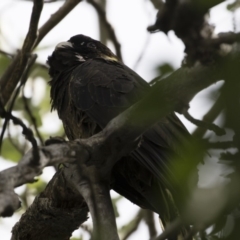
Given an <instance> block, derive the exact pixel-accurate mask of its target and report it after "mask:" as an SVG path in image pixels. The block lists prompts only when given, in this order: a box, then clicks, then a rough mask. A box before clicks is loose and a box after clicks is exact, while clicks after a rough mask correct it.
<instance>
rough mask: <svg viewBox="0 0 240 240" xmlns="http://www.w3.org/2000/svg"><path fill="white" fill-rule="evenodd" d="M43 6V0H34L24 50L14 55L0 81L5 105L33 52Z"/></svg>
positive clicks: (2, 99)
mask: <svg viewBox="0 0 240 240" xmlns="http://www.w3.org/2000/svg"><path fill="white" fill-rule="evenodd" d="M42 8H43V1H42V0H34V5H33V10H32V15H31V20H30V25H29V29H28V33H27V36H26V38H25V40H24V43H23V47H22V50H20V51H19V52H18V54H17V55H16V56H15V57H14V59H13V61H12V63H11V64H10V66H9V67H8V68H7V70H6V71H5V73H4V74H3V76H2V78H1V81H0V89H1V96H0V97H1V101H2V103H3V105H5V104H6V103H7V102H8V100H9V99H10V97H11V94H12V92H13V90H14V89H15V87H16V86H17V84H18V82H19V80H20V78H21V76H22V74H23V71H24V69H25V66H26V64H27V61H28V58H29V56H30V54H31V52H32V49H33V45H34V42H35V40H36V38H37V27H38V22H39V19H40V15H41V12H42Z"/></svg>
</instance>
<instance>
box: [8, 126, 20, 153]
mask: <svg viewBox="0 0 240 240" xmlns="http://www.w3.org/2000/svg"><path fill="white" fill-rule="evenodd" d="M7 133H8V139H9V141H10V143H11V144H12V145H13V147H15V149H16V150H17V151H18V152H19V153H20V154H21V155H23V154H24V150H22V149H21V148H20V146H19V145H18V144H17V143H15V142H14V140H13V139H12V136H11V133H10V131H9V129H8V132H7Z"/></svg>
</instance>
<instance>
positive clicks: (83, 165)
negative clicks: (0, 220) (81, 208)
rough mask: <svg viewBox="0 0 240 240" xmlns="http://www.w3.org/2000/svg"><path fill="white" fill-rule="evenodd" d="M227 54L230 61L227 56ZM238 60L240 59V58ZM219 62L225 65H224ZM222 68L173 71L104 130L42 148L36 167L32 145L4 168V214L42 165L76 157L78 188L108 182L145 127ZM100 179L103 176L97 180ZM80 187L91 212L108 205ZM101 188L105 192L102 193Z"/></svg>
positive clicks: (181, 104)
mask: <svg viewBox="0 0 240 240" xmlns="http://www.w3.org/2000/svg"><path fill="white" fill-rule="evenodd" d="M224 59H225V58H224ZM226 60H227V61H228V62H230V59H229V58H227V59H226ZM235 60H236V62H238V59H235ZM218 67H221V65H219V66H218ZM222 74H223V72H222V71H219V69H218V68H217V67H216V66H215V67H213V68H210V67H209V68H207V67H200V66H197V67H194V68H191V69H189V68H181V69H179V70H177V71H175V72H174V73H173V74H172V75H170V76H169V77H167V78H165V79H164V80H162V81H160V82H158V83H156V84H155V85H154V87H153V88H152V90H151V91H150V93H148V95H147V96H146V97H145V98H144V99H142V100H141V101H139V102H138V103H137V104H135V105H133V106H132V107H130V108H129V109H127V110H126V111H125V112H123V113H122V114H120V115H119V116H117V117H116V118H114V119H113V120H112V121H111V122H110V123H109V124H108V125H107V126H106V128H105V129H104V130H103V131H102V132H100V133H98V134H96V135H94V136H93V137H91V138H89V139H83V140H76V141H73V142H65V143H62V144H53V145H50V146H46V147H42V148H40V149H39V150H40V162H39V166H37V167H35V168H32V167H31V166H30V165H29V163H30V159H31V157H32V152H31V151H30V152H29V153H28V154H26V155H25V156H24V157H23V159H22V160H21V161H20V163H19V164H18V165H17V166H16V167H13V168H10V169H7V170H5V171H3V172H1V175H0V186H1V189H0V193H1V197H0V199H1V203H0V206H1V209H0V212H1V213H5V215H11V213H12V212H13V211H14V210H15V209H17V207H18V205H17V204H16V203H15V202H14V201H13V200H11V201H9V200H10V199H11V196H10V195H11V194H14V192H13V188H14V187H16V186H19V185H21V184H24V183H26V182H29V181H33V180H34V177H35V176H36V175H38V174H40V172H41V169H43V168H44V167H45V166H49V165H54V164H57V163H64V162H66V163H74V162H76V161H77V165H74V166H73V164H69V167H67V168H66V170H67V169H69V170H70V173H69V176H68V179H69V180H71V181H72V184H73V186H74V187H75V188H76V186H80V188H83V189H85V187H84V184H86V179H88V181H89V182H88V181H87V184H89V183H90V185H91V184H93V183H98V184H102V183H103V182H106V183H107V182H108V180H109V176H110V173H111V169H112V167H113V165H114V164H115V163H116V161H117V160H118V159H120V158H121V157H122V156H124V155H127V154H129V152H131V151H132V150H133V149H134V148H136V147H137V144H138V139H139V137H140V136H141V134H142V133H143V132H145V131H146V130H147V129H148V128H149V127H150V126H151V125H153V124H155V123H156V122H158V121H161V118H162V117H164V116H166V115H168V114H169V113H171V112H172V111H174V110H177V111H178V112H182V111H184V110H185V109H186V108H187V107H188V103H189V101H191V99H192V98H193V97H194V95H195V94H197V93H198V92H199V91H201V90H202V89H204V88H206V87H208V86H209V85H211V84H212V83H214V82H215V81H217V80H219V79H222V78H223V77H224V76H223V75H222ZM224 74H225V73H224ZM230 74H231V73H230ZM149 106H151V108H149ZM72 168H75V169H77V170H81V171H80V172H78V173H77V174H76V176H78V178H75V177H74V176H73V175H72V170H71V169H72ZM85 170H86V171H85ZM79 173H80V174H79ZM82 173H83V174H82ZM86 176H88V178H86ZM89 176H94V178H95V177H96V179H97V180H96V179H93V178H92V177H91V178H89ZM98 180H101V181H100V182H99V181H98ZM6 183H8V184H6ZM95 187H96V188H95ZM105 187H106V185H104V187H103V188H101V189H100V190H99V191H100V195H99V198H98V199H101V194H103V195H105V197H106V196H107V194H106V191H107V190H106V189H105V190H104V188H105ZM94 188H95V190H94V191H93V192H96V191H98V190H97V189H99V188H98V186H96V185H95V186H94ZM78 190H79V191H80V192H81V194H83V196H84V198H85V200H87V201H88V202H87V203H88V206H89V208H90V209H91V211H92V212H94V211H101V207H100V208H99V206H101V204H103V205H104V206H105V205H108V204H106V202H105V203H104V201H108V200H106V199H104V200H103V201H102V202H101V204H100V205H99V206H95V207H96V208H94V206H93V202H94V201H93V200H91V198H88V196H89V192H86V191H85V190H82V189H78ZM101 191H103V192H104V193H101ZM107 197H109V196H107ZM89 199H90V200H89ZM102 199H103V198H102ZM6 200H7V201H8V202H7V201H6ZM15 200H16V198H15ZM99 201H100V200H99ZM98 204H99V203H98ZM103 205H102V206H103ZM6 209H11V211H9V212H8V213H7V214H6ZM101 214H102V212H101ZM108 220H109V219H108ZM99 221H101V218H99V219H97V220H96V223H95V225H96V224H97V226H98V222H99ZM108 224H110V225H111V224H113V225H111V226H112V227H113V230H114V231H112V232H111V234H112V235H111V236H112V237H113V238H112V239H116V238H117V236H116V232H115V230H116V229H114V224H115V223H114V221H113V222H111V223H110V222H108ZM110 225H109V226H110ZM100 231H101V230H100Z"/></svg>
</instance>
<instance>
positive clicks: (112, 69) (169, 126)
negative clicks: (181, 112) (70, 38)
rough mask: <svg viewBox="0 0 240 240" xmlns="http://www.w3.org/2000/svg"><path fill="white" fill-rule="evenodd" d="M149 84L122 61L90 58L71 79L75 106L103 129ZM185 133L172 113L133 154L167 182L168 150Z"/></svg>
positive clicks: (146, 135) (71, 92) (78, 68)
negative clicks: (119, 62) (111, 61)
mask: <svg viewBox="0 0 240 240" xmlns="http://www.w3.org/2000/svg"><path fill="white" fill-rule="evenodd" d="M149 88H150V86H149V85H148V83H146V82H145V81H144V80H143V79H142V78H141V77H140V76H139V75H137V74H136V73H135V72H134V71H132V70H131V69H129V68H127V67H126V66H124V65H122V64H117V63H108V62H106V61H104V60H101V59H99V60H89V61H86V62H85V63H83V64H81V65H80V66H79V67H77V68H76V69H75V70H74V71H73V73H72V78H71V82H70V95H71V100H72V102H73V103H74V105H75V106H76V107H77V108H78V109H80V110H81V111H84V112H85V113H86V114H87V115H88V116H89V117H90V118H91V119H92V120H93V121H95V122H96V123H97V124H98V125H99V126H100V127H101V128H104V127H105V126H106V124H107V123H108V122H109V121H110V120H111V119H113V118H114V117H116V116H117V115H118V114H119V113H121V112H122V111H124V110H125V109H126V108H128V107H129V106H131V105H132V104H133V103H135V102H136V101H138V100H139V99H140V98H141V96H143V94H144V93H145V92H146V91H148V90H149ZM181 132H183V134H184V133H185V132H186V130H185V129H184V127H183V126H182V127H181V123H180V121H179V120H178V118H177V117H176V116H175V115H174V114H173V115H171V116H169V117H166V118H165V119H164V121H162V122H161V123H159V124H156V125H155V126H154V127H152V128H150V129H149V130H148V131H147V132H146V133H144V136H143V142H142V144H141V146H140V147H139V148H138V149H136V150H134V151H133V152H132V153H131V155H132V156H133V157H134V159H135V160H137V161H138V162H139V163H141V164H142V165H143V166H145V167H146V168H147V169H148V170H149V171H150V172H151V173H152V174H154V175H155V176H156V177H157V178H158V179H159V180H161V181H163V182H165V183H166V184H168V181H167V180H166V178H165V174H164V172H166V170H167V169H168V161H167V160H168V158H169V153H170V152H172V151H174V148H175V145H176V136H177V134H179V133H180V135H181Z"/></svg>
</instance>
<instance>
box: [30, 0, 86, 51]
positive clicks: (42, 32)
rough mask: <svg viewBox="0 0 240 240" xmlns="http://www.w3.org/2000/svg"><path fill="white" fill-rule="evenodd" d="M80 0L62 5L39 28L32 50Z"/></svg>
mask: <svg viewBox="0 0 240 240" xmlns="http://www.w3.org/2000/svg"><path fill="white" fill-rule="evenodd" d="M81 1H82V0H67V1H65V2H64V3H63V5H62V6H61V7H60V8H59V9H58V10H57V11H56V12H55V13H54V14H52V15H51V17H50V18H49V20H48V21H47V22H46V23H44V24H43V26H42V27H40V28H39V32H38V38H37V40H36V42H35V44H34V46H33V47H34V48H36V47H37V45H38V44H39V43H40V42H41V41H42V39H43V38H44V37H45V36H46V35H47V34H48V33H49V32H50V31H51V30H52V29H53V28H54V27H55V26H56V25H57V24H58V23H59V22H61V21H62V19H63V18H65V17H66V16H67V15H68V13H69V12H71V11H72V10H73V9H74V8H75V7H76V6H77V5H78V4H79V3H80V2H81Z"/></svg>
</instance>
